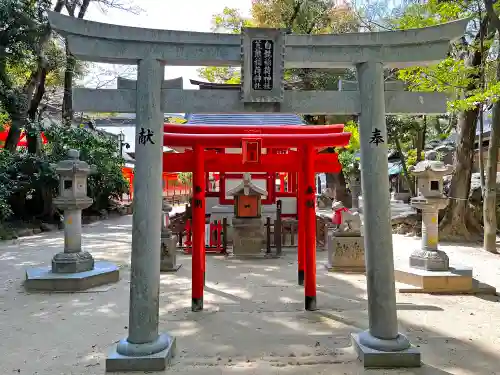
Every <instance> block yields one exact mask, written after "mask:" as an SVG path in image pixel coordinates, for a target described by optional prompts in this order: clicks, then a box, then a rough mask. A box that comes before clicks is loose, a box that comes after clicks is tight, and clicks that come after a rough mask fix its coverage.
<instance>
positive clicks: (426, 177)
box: [410, 160, 453, 271]
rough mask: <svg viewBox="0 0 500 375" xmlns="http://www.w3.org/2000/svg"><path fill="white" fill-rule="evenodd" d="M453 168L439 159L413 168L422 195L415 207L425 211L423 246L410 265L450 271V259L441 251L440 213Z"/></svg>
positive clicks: (423, 214) (420, 163)
mask: <svg viewBox="0 0 500 375" xmlns="http://www.w3.org/2000/svg"><path fill="white" fill-rule="evenodd" d="M452 171H453V167H452V166H451V165H445V164H443V163H442V162H441V161H437V160H424V161H421V162H419V163H418V164H417V165H416V166H415V167H413V169H412V170H411V172H412V174H413V175H414V176H415V177H416V178H417V185H418V196H417V197H414V198H412V199H411V206H412V207H414V208H417V209H419V210H421V211H422V246H421V248H420V249H419V250H416V251H415V252H414V253H413V254H412V255H411V256H410V267H415V268H419V269H423V270H427V271H447V270H448V269H449V259H448V256H447V255H446V253H445V252H444V251H441V250H438V242H439V240H438V238H439V237H438V213H439V210H442V209H443V208H445V207H446V205H447V204H448V198H447V197H446V196H444V194H443V178H444V176H446V175H449V174H451V173H452Z"/></svg>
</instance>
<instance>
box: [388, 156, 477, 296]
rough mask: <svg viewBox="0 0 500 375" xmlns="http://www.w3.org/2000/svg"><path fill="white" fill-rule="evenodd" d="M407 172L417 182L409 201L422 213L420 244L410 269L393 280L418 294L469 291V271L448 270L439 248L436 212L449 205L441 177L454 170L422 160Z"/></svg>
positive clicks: (403, 271)
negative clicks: (408, 286)
mask: <svg viewBox="0 0 500 375" xmlns="http://www.w3.org/2000/svg"><path fill="white" fill-rule="evenodd" d="M410 171H411V173H412V174H413V175H414V176H415V177H416V178H417V182H418V196H417V197H414V198H412V199H411V206H412V207H414V208H416V209H419V210H421V212H422V242H421V247H420V249H417V250H415V251H414V252H413V253H412V254H411V256H410V262H409V266H410V267H409V269H396V270H395V276H396V281H398V282H401V283H404V284H409V285H413V286H415V287H416V288H417V289H416V290H415V291H421V292H447V293H449V292H466V291H470V290H472V282H473V279H472V269H471V268H467V267H460V268H451V267H450V264H449V259H448V255H447V254H446V253H445V252H444V251H442V250H439V249H438V242H439V241H438V213H439V210H441V209H443V208H445V207H446V205H447V204H448V198H447V197H446V196H445V195H444V194H443V177H444V176H446V175H449V174H451V173H452V171H453V167H452V166H451V165H445V164H443V163H442V162H441V161H438V160H423V161H421V162H419V163H418V164H417V165H416V166H415V167H413V168H412V169H411V170H410ZM403 290H404V291H405V292H408V290H407V289H400V291H401V292H403ZM410 291H411V290H410Z"/></svg>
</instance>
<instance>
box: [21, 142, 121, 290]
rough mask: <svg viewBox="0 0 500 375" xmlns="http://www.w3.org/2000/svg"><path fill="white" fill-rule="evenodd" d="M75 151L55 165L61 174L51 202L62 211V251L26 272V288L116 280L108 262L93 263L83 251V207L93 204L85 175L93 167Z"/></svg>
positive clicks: (70, 287)
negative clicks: (48, 262)
mask: <svg viewBox="0 0 500 375" xmlns="http://www.w3.org/2000/svg"><path fill="white" fill-rule="evenodd" d="M79 157H80V153H79V152H78V151H77V150H69V151H68V160H63V161H61V162H59V163H58V164H57V165H56V168H55V169H56V173H57V174H59V176H60V188H59V196H58V197H56V198H54V200H53V203H54V205H55V206H56V207H57V208H59V209H61V210H63V211H64V251H62V252H60V253H57V254H56V255H54V257H53V258H52V266H51V267H39V268H32V269H29V270H27V271H26V281H25V287H26V288H27V289H29V290H38V291H59V292H62V291H66V292H75V291H79V290H85V289H88V288H91V287H95V286H98V285H102V284H107V283H112V282H116V281H118V280H119V269H118V267H117V266H115V265H114V264H112V263H110V262H95V261H94V258H93V257H92V255H91V254H90V253H89V252H87V251H82V210H83V209H85V208H87V207H90V205H92V199H91V198H89V197H87V176H88V175H89V174H90V173H91V171H92V169H93V168H91V167H90V166H89V165H88V164H87V163H86V162H84V161H80V160H79Z"/></svg>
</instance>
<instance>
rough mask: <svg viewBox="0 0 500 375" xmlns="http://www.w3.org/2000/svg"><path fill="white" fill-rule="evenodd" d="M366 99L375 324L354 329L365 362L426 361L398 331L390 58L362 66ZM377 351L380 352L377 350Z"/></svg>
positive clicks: (369, 278)
mask: <svg viewBox="0 0 500 375" xmlns="http://www.w3.org/2000/svg"><path fill="white" fill-rule="evenodd" d="M356 70H357V73H358V81H359V93H360V99H361V113H360V117H359V138H360V144H361V161H362V163H363V164H362V168H361V184H362V189H363V202H364V206H363V213H364V234H365V236H364V237H365V257H366V283H367V291H368V317H369V318H368V320H369V328H368V330H367V331H364V332H361V333H359V334H352V335H351V337H352V341H353V345H354V347H355V349H356V351H357V352H358V355H359V356H360V358H361V359H362V360H363V362H364V364H365V367H379V366H380V365H378V363H383V364H384V366H385V367H392V366H394V367H401V366H407V367H412V366H420V352H418V351H417V350H416V349H415V348H413V347H412V346H411V344H410V341H409V340H408V339H407V338H406V336H404V335H403V334H401V333H399V332H398V319H397V310H396V288H395V280H394V258H393V251H392V228H391V212H390V202H389V200H390V197H389V178H388V177H387V154H388V153H387V126H386V122H385V103H384V64H383V63H382V62H381V61H368V62H365V63H362V64H358V65H357V66H356ZM374 354H377V355H374Z"/></svg>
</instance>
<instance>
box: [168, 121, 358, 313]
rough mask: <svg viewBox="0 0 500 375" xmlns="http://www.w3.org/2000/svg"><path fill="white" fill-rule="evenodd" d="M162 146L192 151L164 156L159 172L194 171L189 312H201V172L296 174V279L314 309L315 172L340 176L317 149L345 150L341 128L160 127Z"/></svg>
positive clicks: (332, 162) (328, 157) (336, 165)
mask: <svg viewBox="0 0 500 375" xmlns="http://www.w3.org/2000/svg"><path fill="white" fill-rule="evenodd" d="M164 131H165V134H164V137H163V141H164V146H168V147H185V148H192V151H187V152H184V153H179V154H173V153H164V154H163V170H164V172H169V171H173V169H175V171H177V172H181V171H189V172H193V205H192V216H193V219H192V225H193V240H192V241H193V247H192V248H193V256H192V302H191V309H192V310H193V311H200V310H202V309H203V289H204V280H205V243H204V241H205V188H204V185H205V173H206V172H247V171H248V172H260V171H262V172H270V171H290V172H299V196H298V203H297V207H298V218H299V230H298V233H299V241H298V245H299V246H298V254H297V255H298V276H299V283H300V281H301V280H304V281H305V283H304V294H305V308H306V310H315V309H316V211H315V172H337V173H338V172H340V170H341V167H340V163H339V161H338V158H337V155H336V154H318V149H319V150H321V149H323V148H326V147H343V146H347V144H348V143H349V139H350V137H351V134H350V133H343V132H342V131H343V126H342V125H325V126H221V125H219V126H217V125H208V126H204V125H176V124H166V125H165V126H164ZM207 148H208V149H221V148H241V149H242V151H243V152H242V155H241V154H218V153H217V152H216V151H209V150H205V149H207ZM264 148H265V149H269V148H280V149H290V148H296V149H297V150H298V151H295V152H291V153H288V154H278V155H274V154H262V149H264Z"/></svg>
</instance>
